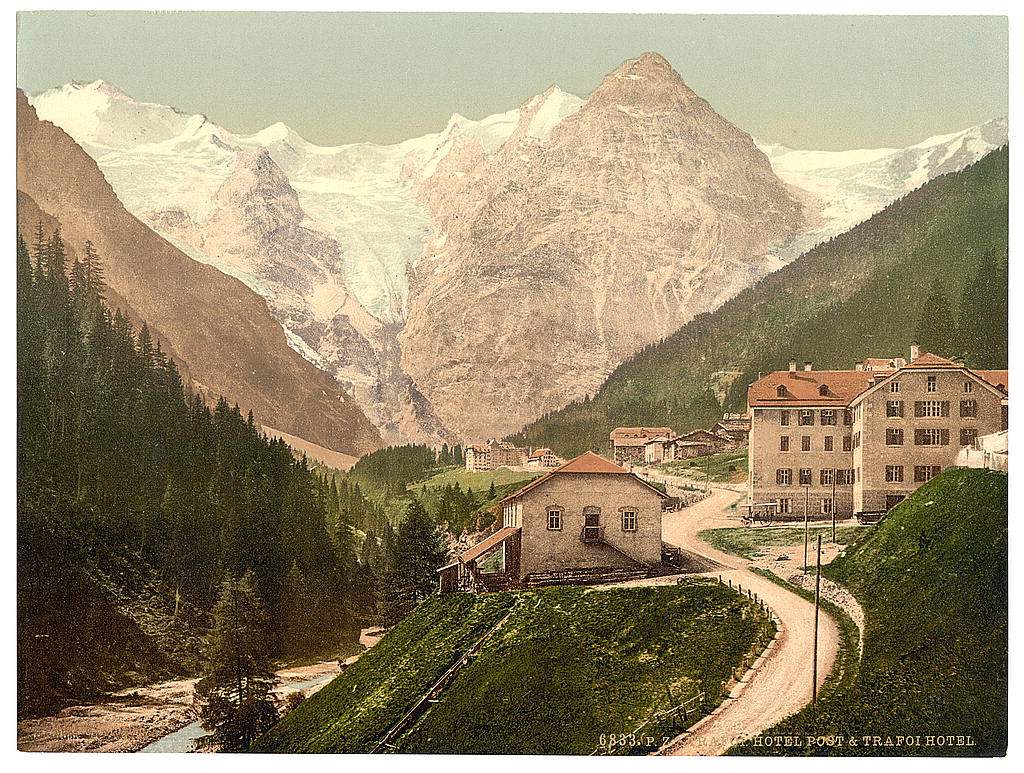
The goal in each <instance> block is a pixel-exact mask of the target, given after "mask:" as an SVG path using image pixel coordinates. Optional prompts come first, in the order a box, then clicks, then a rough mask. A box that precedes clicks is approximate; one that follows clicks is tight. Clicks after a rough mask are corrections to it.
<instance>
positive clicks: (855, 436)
mask: <svg viewBox="0 0 1024 773" xmlns="http://www.w3.org/2000/svg"><path fill="white" fill-rule="evenodd" d="M853 447H854V448H855V449H856V448H860V432H854V433H853Z"/></svg>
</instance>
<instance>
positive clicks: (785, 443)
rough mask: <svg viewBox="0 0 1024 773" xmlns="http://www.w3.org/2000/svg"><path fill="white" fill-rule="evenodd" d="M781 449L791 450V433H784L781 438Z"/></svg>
mask: <svg viewBox="0 0 1024 773" xmlns="http://www.w3.org/2000/svg"><path fill="white" fill-rule="evenodd" d="M779 450H780V451H788V450H789V435H783V436H782V437H780V438H779Z"/></svg>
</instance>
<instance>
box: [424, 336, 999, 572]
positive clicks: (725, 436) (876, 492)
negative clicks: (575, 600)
mask: <svg viewBox="0 0 1024 773" xmlns="http://www.w3.org/2000/svg"><path fill="white" fill-rule="evenodd" d="M1008 406H1009V389H1008V372H1007V371H1006V370H978V369H970V368H967V367H965V366H964V365H963V363H959V362H954V361H952V360H948V359H945V358H943V357H939V356H937V355H935V354H931V353H927V352H924V353H922V352H920V351H919V350H918V347H916V346H915V347H913V348H912V350H911V356H910V360H909V361H908V360H906V359H904V358H902V357H894V358H868V359H866V360H864V361H863V362H859V363H857V365H856V366H855V367H854V369H853V370H825V371H816V370H814V369H813V367H812V364H811V363H809V362H808V363H805V364H804V367H803V368H802V369H798V368H797V363H796V361H795V360H794V361H791V362H790V364H789V369H788V370H784V371H776V372H774V373H769V374H768V375H766V376H763V377H761V378H759V379H758V380H757V381H755V382H754V383H753V384H751V385H750V387H749V389H748V392H747V414H746V415H745V416H735V415H733V416H725V417H724V418H723V419H722V421H720V422H718V423H717V424H716V425H715V426H714V427H712V428H711V429H710V430H703V429H701V430H695V431H693V432H689V433H686V434H682V435H680V434H676V433H675V432H673V431H672V430H671V429H670V428H669V427H617V428H616V429H614V430H613V431H612V432H611V433H610V436H609V446H610V447H609V455H610V456H611V458H612V460H611V461H609V460H608V459H606V458H603V457H601V456H598V455H597V454H594V453H593V452H589V451H588V452H587V453H585V454H583V455H581V456H579V457H576V458H575V459H572V460H571V461H569V462H563V461H562V460H561V459H559V458H558V457H557V456H555V455H554V454H553V453H551V451H550V449H546V448H540V449H535V450H528V449H523V448H517V447H515V446H514V445H512V444H511V443H502V442H498V441H493V440H492V441H490V442H488V443H486V444H483V445H478V446H470V447H468V448H467V449H466V467H467V469H476V470H484V469H494V468H495V467H499V466H509V467H528V466H531V465H534V466H536V467H538V468H544V469H546V470H547V471H546V473H545V474H544V475H542V476H540V477H539V478H536V479H535V480H533V481H531V482H529V483H527V484H526V485H524V486H523V487H522V488H520V489H519V490H517V491H515V492H514V493H512V494H510V495H508V496H507V497H505V498H504V499H502V500H501V501H500V502H499V503H498V506H497V507H498V510H499V511H500V527H498V528H497V530H496V531H494V532H493V533H492V534H490V535H489V536H487V537H486V538H485V539H484V540H483V541H481V542H480V543H478V544H477V545H475V546H474V547H472V548H470V549H469V550H468V551H465V552H464V553H462V554H461V555H459V556H458V557H456V559H455V560H454V561H453V562H452V563H450V564H449V565H448V566H446V567H444V568H442V569H441V570H440V585H441V589H442V590H443V591H457V590H463V591H493V590H504V589H507V588H518V587H531V586H534V585H544V584H586V583H594V582H608V581H611V580H621V579H626V578H629V577H632V576H645V575H650V574H655V573H659V572H668V571H678V569H670V568H668V567H666V566H665V565H664V564H665V562H666V561H671V556H672V555H673V552H672V551H673V546H671V545H666V544H665V543H663V542H662V539H661V533H662V513H663V511H665V510H667V509H669V508H670V507H671V502H670V500H671V498H670V497H668V496H667V495H666V494H665V493H664V492H662V491H661V490H659V489H658V488H657V487H656V486H655V485H653V484H651V483H650V482H648V481H646V480H644V479H643V478H642V477H640V476H638V475H636V474H635V473H633V472H632V471H630V470H629V469H627V468H628V467H629V466H631V465H633V464H642V463H648V464H650V463H660V462H665V461H669V460H673V459H688V458H692V457H695V456H703V455H706V454H711V453H720V452H723V451H728V450H732V449H737V448H741V447H743V446H744V445H747V446H748V447H749V459H748V462H749V469H750V476H749V484H748V502H747V504H746V505H745V506H744V507H746V508H748V512H749V513H750V514H751V515H753V514H754V513H755V511H757V512H759V513H760V514H761V515H765V514H766V515H767V516H769V520H774V519H776V518H778V519H779V520H785V519H786V518H787V517H788V518H802V517H804V516H805V515H806V516H807V517H808V518H813V517H826V518H830V517H832V516H833V515H836V516H842V517H850V516H853V515H856V516H858V517H862V516H867V515H871V514H875V515H878V516H879V517H880V516H881V515H882V514H884V513H885V512H887V511H888V510H890V509H891V508H893V507H894V506H896V505H897V504H898V503H899V502H901V501H902V500H903V499H904V498H905V497H907V496H908V495H909V494H910V493H911V492H913V491H914V490H915V489H916V488H917V487H918V486H920V485H922V484H923V483H925V482H927V481H929V480H931V479H932V478H934V477H935V476H936V475H938V474H939V473H940V472H942V471H943V470H944V469H946V468H948V467H952V466H967V467H987V468H990V469H997V470H1006V468H1007V453H1006V450H1007V442H1006V441H1007V425H1008V411H1009V407H1008ZM676 555H678V549H676Z"/></svg>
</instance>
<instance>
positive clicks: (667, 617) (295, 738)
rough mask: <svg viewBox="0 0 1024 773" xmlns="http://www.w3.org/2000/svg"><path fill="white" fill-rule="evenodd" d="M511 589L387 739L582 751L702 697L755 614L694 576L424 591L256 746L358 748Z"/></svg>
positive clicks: (496, 749)
mask: <svg viewBox="0 0 1024 773" xmlns="http://www.w3.org/2000/svg"><path fill="white" fill-rule="evenodd" d="M513 600H515V601H516V602H517V606H516V607H515V611H514V613H513V616H512V617H511V618H510V619H509V620H508V621H507V622H506V623H505V625H504V626H503V627H502V628H501V629H500V631H499V632H498V633H497V634H496V635H495V637H494V638H493V639H491V640H490V641H488V642H487V644H486V645H485V646H484V647H483V649H482V650H481V653H480V655H479V657H478V658H476V659H475V660H474V661H473V662H472V663H471V664H470V665H468V666H467V667H466V668H465V669H464V670H463V671H462V672H460V674H459V676H458V677H457V678H456V680H455V681H454V682H453V683H452V685H450V686H449V687H448V689H447V690H446V691H445V692H444V693H443V700H442V701H441V702H440V703H438V704H436V705H434V707H433V708H432V709H431V710H430V712H429V713H428V714H426V715H425V716H424V717H423V718H421V719H420V721H419V722H418V723H417V725H416V726H415V727H414V728H413V730H412V731H410V732H409V733H408V734H406V735H405V736H403V737H402V738H401V739H399V748H400V750H401V751H403V752H431V753H440V752H451V753H531V752H532V753H563V754H566V753H575V754H589V753H590V752H592V751H593V750H594V749H595V748H596V747H597V746H598V744H599V742H600V736H601V734H602V733H604V734H610V733H628V732H629V731H630V730H632V729H633V728H635V727H636V726H637V725H639V724H640V723H641V722H642V721H643V720H645V719H646V718H648V717H649V716H650V715H651V714H652V713H653V712H655V711H658V710H661V709H664V708H667V707H669V706H672V705H674V704H676V703H679V702H681V701H682V700H683V699H685V698H688V697H690V696H691V695H693V694H695V693H696V692H698V691H699V690H700V689H701V688H704V689H705V690H706V691H707V693H708V695H709V697H711V698H712V699H713V700H716V699H717V690H716V688H717V686H718V685H719V684H720V682H721V681H722V680H723V679H727V678H728V676H729V673H730V670H731V668H732V667H733V666H734V665H736V664H737V663H738V662H739V661H740V660H741V659H742V657H743V656H744V654H746V652H747V651H748V650H749V649H750V647H751V645H752V642H753V641H754V639H755V637H756V636H757V634H758V632H759V631H760V630H761V628H762V627H763V625H764V622H763V620H762V619H761V618H760V617H759V616H757V615H755V613H754V607H752V606H751V605H750V604H749V602H747V601H746V600H745V599H742V598H740V597H739V596H737V595H736V594H735V593H733V592H732V591H730V590H729V589H728V588H725V587H724V586H721V585H719V584H717V583H713V582H711V581H706V580H699V581H694V582H691V583H687V584H684V585H680V586H669V587H661V588H629V589H612V590H604V591H591V590H588V589H586V588H547V589H542V590H535V591H528V592H520V593H515V594H498V595H494V596H482V597H476V598H474V597H470V596H447V597H438V598H434V599H432V600H431V601H429V602H428V603H427V604H425V605H424V606H423V607H422V608H421V609H420V610H418V611H417V612H416V613H415V614H413V615H412V616H411V617H410V618H408V619H407V620H405V621H403V622H402V623H401V624H400V625H399V626H397V627H396V628H395V629H394V631H392V632H391V633H389V634H388V635H387V636H386V637H385V638H384V639H383V640H382V641H381V642H380V643H379V644H378V645H377V646H376V647H375V648H374V649H373V650H371V651H370V652H368V653H367V654H366V656H365V658H362V659H360V660H359V661H358V662H357V663H356V665H355V666H353V667H352V668H351V669H349V670H348V671H346V672H345V673H344V674H342V676H340V677H338V678H337V679H336V680H335V681H334V682H332V683H331V684H330V685H328V687H326V688H325V689H324V690H323V691H322V692H321V693H320V694H318V695H316V696H314V697H313V698H311V699H310V700H309V701H307V702H305V703H303V704H302V705H300V706H299V708H298V709H296V710H295V711H294V712H293V713H292V714H290V715H288V717H286V718H285V719H284V720H283V721H282V722H281V723H280V724H279V725H278V726H277V727H276V728H274V729H273V730H272V731H271V732H270V733H269V734H268V735H267V736H266V737H265V738H264V739H262V741H261V743H260V749H261V750H263V751H274V752H317V751H331V752H340V751H363V750H366V749H367V748H368V747H370V746H372V745H373V742H374V741H375V740H377V739H378V738H379V737H380V736H381V735H383V733H384V732H385V731H386V730H387V728H388V727H389V726H390V725H391V724H392V723H393V721H394V720H396V719H397V718H398V717H399V716H400V715H401V713H402V711H403V710H404V708H406V707H408V706H410V705H411V704H412V702H413V701H414V700H415V698H416V697H418V694H419V693H418V692H417V690H421V691H422V688H423V687H425V686H426V685H427V684H429V683H430V682H431V681H432V678H433V677H434V676H435V675H437V674H439V673H440V672H441V671H443V670H444V668H445V667H446V666H447V664H448V663H450V662H453V660H454V654H455V652H457V651H462V650H464V649H466V648H467V647H468V644H469V640H470V639H471V638H472V637H471V636H467V635H465V634H466V633H467V632H468V631H469V630H470V629H472V630H473V631H474V632H476V631H480V630H483V629H485V628H486V625H470V623H469V622H468V621H469V620H472V619H475V618H481V619H482V617H487V619H488V620H490V619H493V618H496V617H497V616H498V614H499V613H500V611H501V610H504V609H505V608H506V607H507V606H508V605H509V604H510V603H512V601H513ZM485 609H486V610H487V611H488V614H487V615H482V614H481V612H482V610H485ZM453 634H457V636H455V635H453ZM455 638H458V645H457V646H453V642H452V640H453V639H455ZM395 674H402V678H401V680H400V681H399V682H398V684H400V685H401V686H402V688H403V689H402V691H401V693H400V694H395V685H394V684H393V682H395V681H396V676H395ZM413 685H415V686H416V689H413ZM353 688H355V692H353ZM657 742H658V743H659V744H660V742H661V737H660V735H659V736H658V738H657ZM646 751H650V749H648V750H646Z"/></svg>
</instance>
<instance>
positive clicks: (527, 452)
mask: <svg viewBox="0 0 1024 773" xmlns="http://www.w3.org/2000/svg"><path fill="white" fill-rule="evenodd" d="M465 457H466V469H467V470H470V471H473V472H483V471H486V470H496V469H498V468H499V467H509V468H512V469H515V468H526V469H532V470H551V469H554V468H555V467H558V466H559V465H560V464H564V463H565V459H563V458H562V457H560V456H558V455H556V454H555V453H554V452H552V450H551V449H550V448H536V449H528V448H517V447H516V446H515V445H513V444H512V443H508V442H499V441H497V440H488V441H487V442H486V443H483V444H477V445H469V446H466V451H465Z"/></svg>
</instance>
